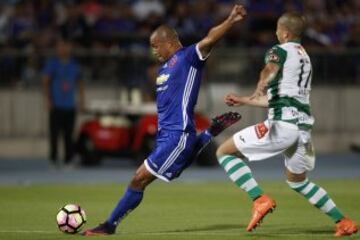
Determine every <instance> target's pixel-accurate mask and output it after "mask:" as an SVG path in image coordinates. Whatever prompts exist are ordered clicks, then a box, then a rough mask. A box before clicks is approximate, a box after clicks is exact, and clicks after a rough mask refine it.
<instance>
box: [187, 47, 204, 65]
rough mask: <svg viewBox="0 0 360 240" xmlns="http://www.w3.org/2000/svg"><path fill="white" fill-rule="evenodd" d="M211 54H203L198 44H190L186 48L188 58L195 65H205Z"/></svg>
mask: <svg viewBox="0 0 360 240" xmlns="http://www.w3.org/2000/svg"><path fill="white" fill-rule="evenodd" d="M209 55H210V54H208V55H207V56H202V55H201V52H200V50H199V47H198V44H193V45H190V46H189V47H187V48H186V49H185V57H186V59H187V60H188V61H189V62H190V63H191V64H192V65H194V66H202V65H204V63H205V62H206V59H207V58H208V57H209Z"/></svg>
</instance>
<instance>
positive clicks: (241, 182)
mask: <svg viewBox="0 0 360 240" xmlns="http://www.w3.org/2000/svg"><path fill="white" fill-rule="evenodd" d="M218 161H219V163H220V165H221V166H222V167H223V168H224V170H225V172H226V174H227V175H228V176H229V178H230V179H231V181H233V182H234V183H235V184H236V185H237V186H238V187H239V188H241V189H242V190H244V191H245V192H247V193H248V194H249V196H250V198H251V199H252V200H255V199H257V198H258V197H260V196H261V195H262V194H263V191H262V190H261V188H260V187H259V186H258V183H257V182H256V181H255V179H254V178H253V176H252V173H251V170H250V168H249V167H248V166H247V165H246V164H245V163H244V162H243V161H242V160H241V159H240V158H237V157H235V156H232V155H225V156H222V157H220V158H219V159H218Z"/></svg>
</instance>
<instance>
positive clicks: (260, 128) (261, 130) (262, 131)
mask: <svg viewBox="0 0 360 240" xmlns="http://www.w3.org/2000/svg"><path fill="white" fill-rule="evenodd" d="M268 131H269V129H268V128H267V127H266V125H265V123H259V124H257V125H256V126H255V133H256V136H257V137H258V139H261V138H263V137H264V136H265V135H266V133H267V132H268Z"/></svg>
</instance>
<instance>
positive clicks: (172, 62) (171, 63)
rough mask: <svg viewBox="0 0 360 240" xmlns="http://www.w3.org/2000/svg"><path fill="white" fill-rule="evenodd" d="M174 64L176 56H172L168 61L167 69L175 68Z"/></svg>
mask: <svg viewBox="0 0 360 240" xmlns="http://www.w3.org/2000/svg"><path fill="white" fill-rule="evenodd" d="M176 62H177V57H176V55H175V56H173V57H172V58H171V59H170V61H169V67H171V68H172V67H174V66H175V64H176Z"/></svg>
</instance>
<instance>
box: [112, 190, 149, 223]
mask: <svg viewBox="0 0 360 240" xmlns="http://www.w3.org/2000/svg"><path fill="white" fill-rule="evenodd" d="M143 195H144V192H143V191H141V192H140V191H136V190H133V189H131V188H130V187H128V189H127V190H126V192H125V194H124V196H123V197H122V198H121V200H120V201H119V203H118V204H117V206H116V207H115V209H114V210H113V212H112V213H111V215H110V218H109V219H108V220H107V222H108V223H109V224H111V225H112V226H114V227H115V226H117V225H118V224H119V222H120V221H121V220H122V219H123V218H125V217H126V215H128V214H129V213H130V212H131V211H132V210H134V209H135V208H136V207H137V206H138V205H139V204H140V202H141V200H142V198H143Z"/></svg>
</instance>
